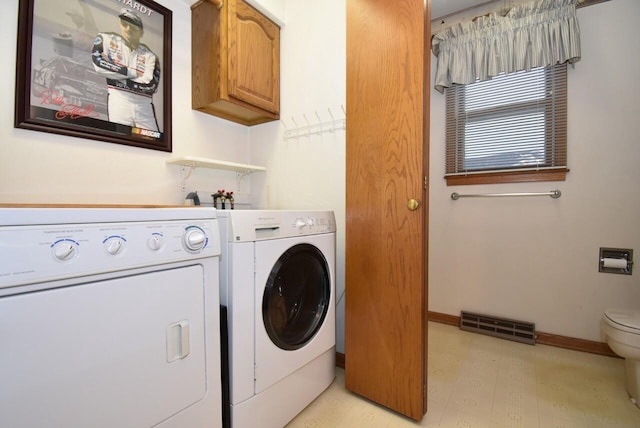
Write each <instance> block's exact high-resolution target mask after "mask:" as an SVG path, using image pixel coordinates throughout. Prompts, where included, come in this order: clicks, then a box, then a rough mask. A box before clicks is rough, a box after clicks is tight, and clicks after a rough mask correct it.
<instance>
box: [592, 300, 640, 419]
mask: <svg viewBox="0 0 640 428" xmlns="http://www.w3.org/2000/svg"><path fill="white" fill-rule="evenodd" d="M600 326H601V329H602V333H604V335H605V339H606V342H607V344H609V347H610V348H611V350H612V351H613V352H615V353H616V354H618V355H619V356H621V357H623V358H624V359H625V360H624V363H625V383H626V387H627V392H628V393H629V396H630V397H631V401H632V402H633V404H635V405H636V406H638V407H640V404H639V403H638V401H639V400H640V310H636V311H634V310H625V309H609V310H607V311H605V313H604V315H603V316H602V320H601V322H600Z"/></svg>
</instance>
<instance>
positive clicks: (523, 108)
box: [445, 63, 568, 185]
mask: <svg viewBox="0 0 640 428" xmlns="http://www.w3.org/2000/svg"><path fill="white" fill-rule="evenodd" d="M445 95H446V114H447V118H446V126H447V129H446V174H445V178H446V179H447V184H448V185H458V184H484V183H508V182H517V181H561V180H564V179H565V174H566V172H567V171H568V170H567V150H566V146H567V126H566V122H567V65H566V63H563V64H558V65H555V66H550V67H539V68H534V69H532V70H531V71H519V72H516V73H510V74H501V75H499V76H496V77H494V78H493V79H491V80H486V81H480V82H475V83H472V84H468V85H452V86H450V87H448V88H446V90H445Z"/></svg>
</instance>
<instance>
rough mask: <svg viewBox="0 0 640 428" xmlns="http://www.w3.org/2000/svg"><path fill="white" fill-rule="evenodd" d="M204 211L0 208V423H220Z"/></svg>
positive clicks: (209, 214) (208, 218) (213, 277)
mask: <svg viewBox="0 0 640 428" xmlns="http://www.w3.org/2000/svg"><path fill="white" fill-rule="evenodd" d="M219 255H220V242H219V228H218V223H217V220H216V211H215V210H214V209H212V208H208V209H207V208H200V209H198V208H175V209H170V208H166V209H155V208H154V209H119V208H114V209H102V208H89V209H81V208H0V343H1V344H2V352H0V379H2V381H1V386H0V426H3V427H12V428H33V427H45V426H46V427H61V428H62V427H65V428H75V427H77V428H81V427H82V428H84V427H104V428H111V427H119V428H125V427H126V428H140V427H152V426H153V427H162V428H202V427H219V426H221V425H222V400H221V396H222V393H221V371H220V330H219V329H220V319H219V308H220V306H219V290H218V278H219V273H218V268H219V261H218V256H219Z"/></svg>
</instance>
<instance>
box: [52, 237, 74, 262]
mask: <svg viewBox="0 0 640 428" xmlns="http://www.w3.org/2000/svg"><path fill="white" fill-rule="evenodd" d="M77 254H78V247H77V246H76V245H75V244H74V243H72V242H69V241H62V242H58V243H57V244H55V245H54V247H53V257H54V258H55V259H56V260H58V261H61V262H64V261H67V260H71V259H72V258H74V257H75V256H76V255H77Z"/></svg>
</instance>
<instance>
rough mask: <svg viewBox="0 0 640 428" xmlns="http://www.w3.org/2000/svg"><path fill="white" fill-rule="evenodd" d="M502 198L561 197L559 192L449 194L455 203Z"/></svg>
mask: <svg viewBox="0 0 640 428" xmlns="http://www.w3.org/2000/svg"><path fill="white" fill-rule="evenodd" d="M503 196H551V197H552V198H553V199H558V198H559V197H560V196H562V193H561V192H560V191H559V190H551V191H549V192H532V193H481V194H470V195H461V194H459V193H456V192H453V193H452V194H451V199H453V200H454V201H457V200H458V199H460V198H495V197H503Z"/></svg>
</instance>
